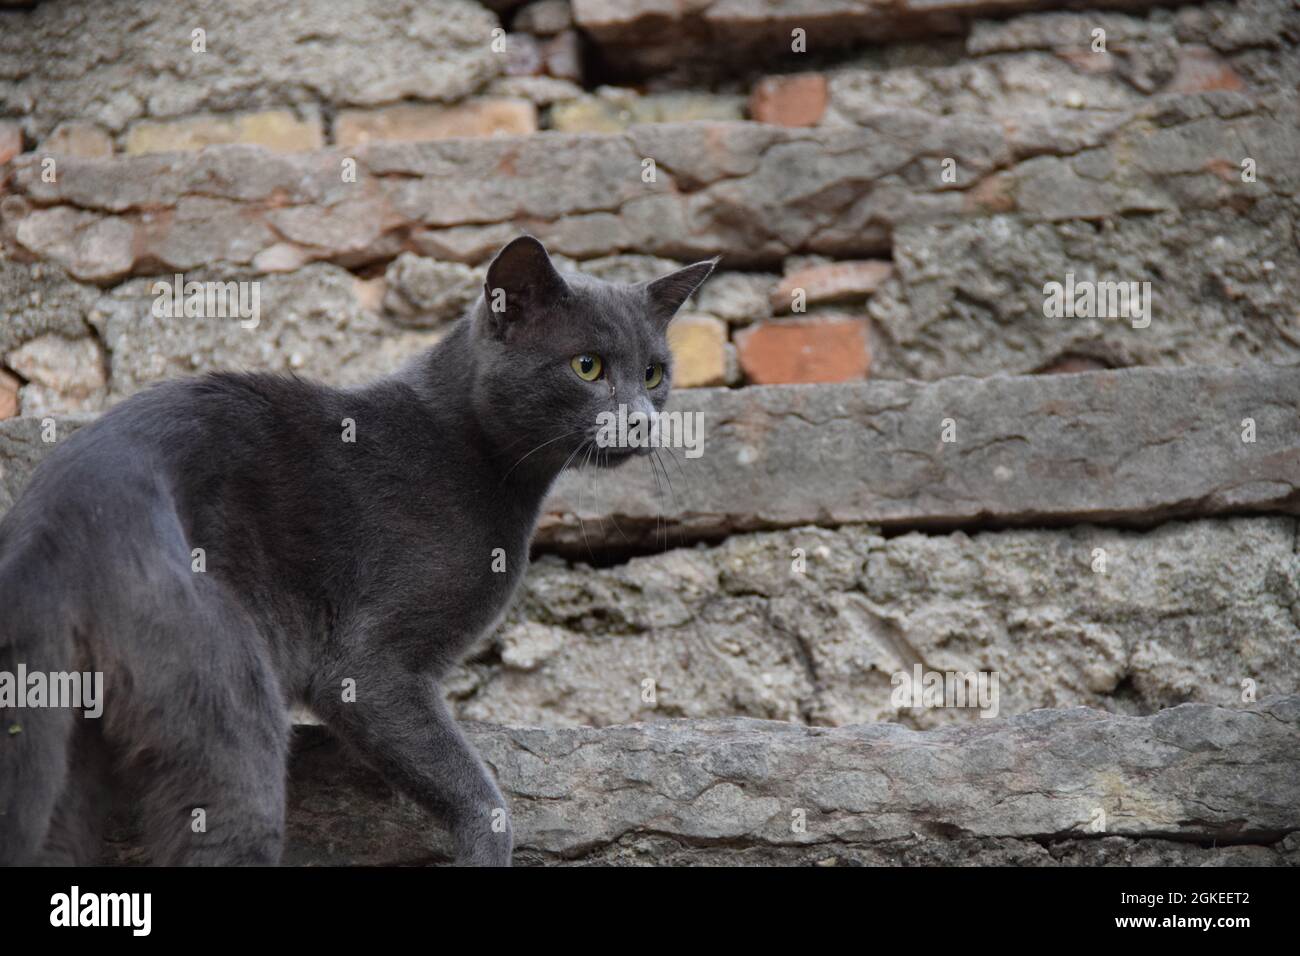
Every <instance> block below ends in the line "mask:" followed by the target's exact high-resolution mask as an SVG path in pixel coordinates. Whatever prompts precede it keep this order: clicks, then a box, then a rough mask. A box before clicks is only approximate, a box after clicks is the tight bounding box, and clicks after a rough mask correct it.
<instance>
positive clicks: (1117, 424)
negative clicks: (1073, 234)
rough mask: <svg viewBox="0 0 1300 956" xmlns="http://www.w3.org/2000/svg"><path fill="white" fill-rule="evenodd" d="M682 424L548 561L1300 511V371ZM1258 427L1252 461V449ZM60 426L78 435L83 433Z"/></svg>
mask: <svg viewBox="0 0 1300 956" xmlns="http://www.w3.org/2000/svg"><path fill="white" fill-rule="evenodd" d="M669 408H670V410H677V411H681V412H683V413H692V412H699V413H701V414H702V415H703V416H704V419H703V420H704V440H703V446H702V454H701V456H700V457H698V458H695V459H686V458H685V457H684V456H685V453H686V452H685V449H672V450H667V449H664V450H661V452H660V454H661V455H663V456H669V457H675V458H676V459H677V460H676V462H669V461H667V460H666V458H665V461H664V464H665V465H666V467H667V469H668V474H669V476H670V478H671V480H672V486H671V488H670V487H669V486H668V484H667V482H665V481H664V479H663V478H662V477H659V478H658V481H656V477H657V476H656V475H654V474H652V472H651V469H650V467H649V465H648V464H645V463H642V462H632V463H631V464H629V465H627V466H624V467H623V468H622V469H620V470H619V471H618V472H616V473H614V474H613V475H610V474H597V473H592V472H569V473H566V474H565V475H564V476H563V477H562V478H561V480H560V481H559V483H558V484H557V486H556V489H555V491H554V492H553V493H552V495H551V498H550V499H549V501H548V503H547V505H546V508H545V514H544V515H543V518H542V522H541V524H540V526H539V528H538V533H537V537H536V543H537V545H538V546H539V547H540V548H542V549H544V550H556V551H561V552H566V553H571V554H575V555H580V556H587V555H589V554H595V553H599V552H610V551H615V552H618V551H627V550H628V549H653V548H656V547H662V546H663V545H665V544H678V543H682V542H688V541H693V540H701V539H718V538H722V537H725V536H726V535H728V534H732V533H735V532H740V531H755V530H764V529H774V528H790V527H797V526H800V525H820V526H824V527H826V526H830V527H834V526H838V525H844V524H859V523H871V524H876V525H880V526H881V527H883V528H885V529H886V530H911V529H952V528H960V527H988V526H1002V525H1016V524H1030V523H1037V524H1042V523H1067V522H1085V521H1086V522H1113V523H1131V524H1139V525H1150V524H1155V523H1157V522H1159V521H1164V520H1168V519H1171V518H1178V517H1211V516H1216V515H1230V514H1252V513H1273V514H1298V513H1300V478H1298V477H1297V476H1300V367H1288V366H1274V365H1248V366H1242V367H1239V368H1212V367H1190V368H1179V369H1125V370H1122V371H1115V372H1109V371H1108V372H1088V373H1082V374H1075V375H1039V376H1021V377H1002V376H995V377H992V378H986V379H971V378H949V379H942V380H940V381H937V382H932V383H919V382H860V383H844V384H837V385H783V386H780V385H779V386H751V387H749V388H744V389H736V390H727V389H693V390H688V391H681V392H677V393H675V394H674V395H673V397H672V398H671V400H670V405H669ZM1247 418H1250V419H1253V420H1254V421H1255V432H1256V441H1255V442H1254V443H1245V442H1243V441H1242V428H1243V426H1242V422H1243V420H1244V419H1247ZM59 420H60V422H61V423H62V424H61V428H62V429H63V431H62V432H61V434H66V433H67V429H68V428H69V427H75V425H76V424H77V423H78V422H79V421H84V420H85V417H84V416H82V417H77V416H70V417H68V418H66V419H65V418H60V419H59ZM947 421H951V422H952V428H953V429H954V432H953V433H954V435H955V439H956V440H955V441H953V442H951V443H947V442H944V441H943V431H944V429H945V427H946V425H945V423H946V422H947ZM39 434H40V420H39V419H35V418H17V419H10V420H9V421H6V422H0V510H3V509H4V508H7V507H8V506H9V504H11V503H12V496H14V495H15V494H17V492H18V490H19V488H20V487H21V485H22V484H23V483H24V482H25V481H26V479H27V477H28V475H29V474H30V471H31V469H32V468H33V467H34V465H35V462H36V460H38V459H39V457H40V456H41V454H42V453H43V452H44V451H46V450H48V449H49V448H50V447H51V446H49V445H45V444H43V443H42V442H41V441H40V438H39ZM643 464H644V467H642V465H643Z"/></svg>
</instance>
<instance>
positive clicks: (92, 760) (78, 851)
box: [40, 717, 113, 866]
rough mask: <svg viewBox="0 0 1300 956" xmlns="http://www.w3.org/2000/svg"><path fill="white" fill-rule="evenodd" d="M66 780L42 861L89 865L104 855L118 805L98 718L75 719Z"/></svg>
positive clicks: (111, 767)
mask: <svg viewBox="0 0 1300 956" xmlns="http://www.w3.org/2000/svg"><path fill="white" fill-rule="evenodd" d="M72 736H73V743H72V751H71V755H70V756H71V759H70V761H69V767H68V777H67V781H66V782H65V783H64V786H63V792H62V793H61V794H60V795H59V802H58V804H57V805H56V806H55V809H54V816H53V819H51V821H50V830H49V833H48V834H46V837H45V847H44V849H43V850H42V852H41V854H40V863H41V864H43V865H45V866H86V865H92V864H95V863H98V862H100V859H101V857H102V856H103V841H104V825H105V823H106V822H107V820H108V815H109V811H110V810H111V809H112V806H113V793H112V782H113V761H112V755H111V753H110V752H109V748H108V745H107V744H106V743H105V742H104V736H103V734H102V733H101V725H100V724H99V722H98V721H97V720H90V719H85V718H81V717H77V718H76V724H75V729H74V730H73V735H72Z"/></svg>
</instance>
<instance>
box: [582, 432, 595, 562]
mask: <svg viewBox="0 0 1300 956" xmlns="http://www.w3.org/2000/svg"><path fill="white" fill-rule="evenodd" d="M584 444H586V446H587V457H586V458H584V459H583V461H582V468H581V470H582V471H584V472H585V471H586V470H587V465H589V464H590V463H591V453H592V452H593V451H596V450H597V449H596V443H595V442H594V441H592V440H591V439H588V440H587V441H586V442H585V443H584ZM587 481H591V476H590V474H588V476H587ZM584 490H586V489H585V485H579V486H578V528H579V529H581V531H582V544H583V547H585V548H586V549H587V557H589V558H591V559H593V560H595V557H596V556H595V554H593V553H592V550H591V542H590V541H589V540H587V525H586V524H585V523H584V522H583V520H582V493H583V491H584Z"/></svg>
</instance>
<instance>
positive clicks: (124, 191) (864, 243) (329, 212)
mask: <svg viewBox="0 0 1300 956" xmlns="http://www.w3.org/2000/svg"><path fill="white" fill-rule="evenodd" d="M1246 143H1249V144H1250V151H1251V154H1250V155H1246V151H1247V148H1246V147H1245V146H1244V145H1243V144H1246ZM1298 149H1300V99H1297V98H1295V97H1294V96H1260V97H1251V96H1245V95H1243V94H1235V93H1217V94H1213V95H1204V96H1174V97H1164V98H1160V99H1158V100H1156V101H1153V102H1152V103H1147V104H1143V105H1141V106H1140V107H1138V108H1136V109H1134V110H1128V111H1117V112H1115V113H1102V112H1095V111H1094V112H1088V113H1079V112H1077V111H1069V110H1065V111H1059V110H1058V111H1050V110H1049V111H1045V112H1043V113H1040V114H1036V115H1035V116H1033V117H1030V118H1028V119H1027V120H1026V121H1024V122H1019V123H1013V122H1007V123H991V122H989V120H988V118H987V117H983V116H976V115H960V114H959V115H952V116H944V117H935V116H933V115H931V114H928V113H923V112H920V111H916V110H890V111H882V112H880V113H876V114H873V115H871V116H869V117H864V118H863V124H862V125H861V126H856V127H821V128H814V129H783V128H778V127H771V126H765V125H761V124H755V123H742V122H737V123H692V124H665V125H657V126H644V127H636V128H633V129H631V130H629V131H627V132H626V133H622V134H616V135H582V134H560V133H542V134H538V135H533V136H527V137H503V138H500V139H480V140H446V141H441V142H428V143H411V144H392V143H382V144H371V145H369V146H364V147H358V148H357V149H356V150H353V151H341V150H316V151H311V152H306V153H297V154H286V155H268V154H267V153H266V152H265V151H263V150H260V149H256V148H252V147H244V146H223V147H214V148H211V149H207V150H204V151H203V152H201V153H199V154H197V155H195V154H159V155H148V156H135V157H113V158H107V159H98V160H85V159H75V158H66V159H62V160H61V161H59V162H58V163H57V164H56V174H55V176H54V181H53V182H48V181H46V179H47V178H49V177H48V175H43V172H44V171H45V164H44V163H43V157H41V156H40V155H38V154H33V153H27V154H23V155H21V156H19V157H17V158H16V159H14V160H13V162H12V164H11V169H12V176H11V182H10V184H9V186H8V189H9V191H10V192H11V193H12V195H9V196H6V197H5V198H4V200H3V206H2V207H0V208H3V217H4V219H3V229H4V236H5V238H6V241H10V242H13V243H16V244H17V245H18V246H21V247H22V248H23V249H25V250H27V251H28V252H29V253H30V254H32V255H35V256H37V257H40V258H42V259H45V260H47V261H49V262H52V263H55V264H58V265H60V266H62V267H64V268H66V269H67V270H68V271H69V272H71V273H72V275H73V276H75V277H77V278H80V279H84V280H87V281H90V282H95V283H98V284H101V285H105V284H110V283H116V282H118V281H120V280H122V279H123V278H125V277H128V276H131V275H158V274H163V275H166V274H169V273H171V272H173V271H186V270H192V269H196V268H199V267H203V268H206V269H209V270H212V271H214V272H216V273H217V274H218V275H221V276H222V277H224V278H227V279H230V278H234V277H235V276H236V274H239V275H243V274H249V275H252V274H261V273H267V272H282V271H291V270H293V269H295V268H297V267H299V266H301V265H303V264H305V263H307V262H312V261H329V262H334V263H337V264H340V265H343V266H347V267H350V268H355V267H358V266H363V265H366V264H373V263H376V262H387V261H389V260H391V259H392V258H394V257H395V256H396V255H398V254H399V253H400V252H402V251H415V252H419V253H421V254H423V255H429V256H433V257H435V258H439V259H446V260H454V261H460V262H466V263H479V262H482V261H483V260H484V259H486V258H487V257H489V256H490V255H491V254H492V253H493V252H494V251H495V250H496V249H497V248H499V247H500V246H501V245H502V244H503V243H504V242H505V241H507V240H508V239H509V238H511V237H513V236H514V235H516V234H517V233H518V232H519V231H520V230H521V229H526V230H529V231H531V232H533V233H535V234H536V235H538V236H539V238H541V239H543V240H544V241H545V242H546V243H547V244H548V246H549V247H551V248H552V250H553V251H555V252H558V253H562V254H565V255H568V256H571V257H574V258H577V259H586V258H592V257H595V256H600V255H606V254H609V253H614V252H638V253H643V254H650V255H659V256H668V257H672V258H677V259H698V258H704V257H710V256H713V255H718V254H721V255H722V256H723V257H724V261H725V263H726V265H727V266H728V267H731V268H735V267H741V266H758V265H767V264H772V263H775V262H776V261H778V260H780V259H781V258H783V257H784V256H787V255H790V254H795V253H812V254H821V255H828V256H838V257H850V258H851V257H858V256H870V255H875V254H879V253H882V252H887V251H888V250H889V249H890V247H891V243H892V235H893V232H894V230H895V228H897V227H898V226H899V225H901V224H903V223H908V224H913V225H918V224H923V223H927V222H929V223H935V222H956V221H960V220H962V219H964V218H967V217H982V216H986V215H989V214H990V213H1009V212H1014V213H1015V214H1017V215H1018V216H1020V217H1022V218H1023V219H1024V220H1025V221H1027V222H1059V221H1065V220H1075V219H1083V220H1089V221H1097V220H1107V219H1111V218H1114V217H1118V216H1132V215H1144V214H1151V213H1158V212H1165V211H1171V210H1179V211H1183V212H1188V211H1191V210H1197V209H1225V208H1230V209H1233V210H1236V211H1245V210H1249V209H1250V208H1252V207H1253V206H1254V205H1255V204H1257V203H1262V202H1265V201H1273V202H1280V201H1283V200H1285V198H1286V197H1289V196H1292V195H1294V193H1295V189H1296V187H1297V185H1298V184H1300V172H1297V171H1296V169H1295V164H1294V163H1292V162H1291V157H1293V156H1294V155H1295V153H1296V152H1297V150H1298ZM945 159H951V160H953V162H954V164H955V165H953V166H952V167H951V169H952V172H953V176H954V181H946V177H945V172H944V171H945V165H944V160H945ZM1247 159H1249V160H1252V161H1253V162H1254V164H1255V168H1256V170H1257V173H1258V175H1257V177H1256V179H1255V181H1254V182H1243V180H1242V175H1241V172H1242V164H1243V162H1244V161H1246V160H1247ZM352 164H355V180H356V181H355V182H352V181H350V179H351V174H352V171H353V170H352ZM489 172H490V175H487V174H485V173H489ZM652 174H653V175H652ZM1048 278H1050V277H1048Z"/></svg>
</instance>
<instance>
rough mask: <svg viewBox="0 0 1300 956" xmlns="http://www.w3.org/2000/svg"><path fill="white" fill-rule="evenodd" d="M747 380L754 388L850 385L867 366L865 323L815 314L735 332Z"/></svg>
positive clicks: (869, 356) (752, 326)
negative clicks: (798, 384)
mask: <svg viewBox="0 0 1300 956" xmlns="http://www.w3.org/2000/svg"><path fill="white" fill-rule="evenodd" d="M736 349H737V352H738V353H739V356H740V367H741V368H742V369H743V370H744V372H745V377H746V378H747V379H748V380H749V381H751V382H754V383H756V384H758V385H781V384H788V383H798V382H848V381H852V380H854V379H860V378H863V377H865V376H866V374H867V372H868V371H869V370H870V368H871V350H870V347H869V345H868V343H867V323H866V320H864V319H854V318H848V317H839V316H816V317H809V318H805V319H783V320H778V321H772V322H760V323H758V324H757V325H751V326H749V327H748V328H745V329H741V330H740V331H739V332H737V333H736Z"/></svg>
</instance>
